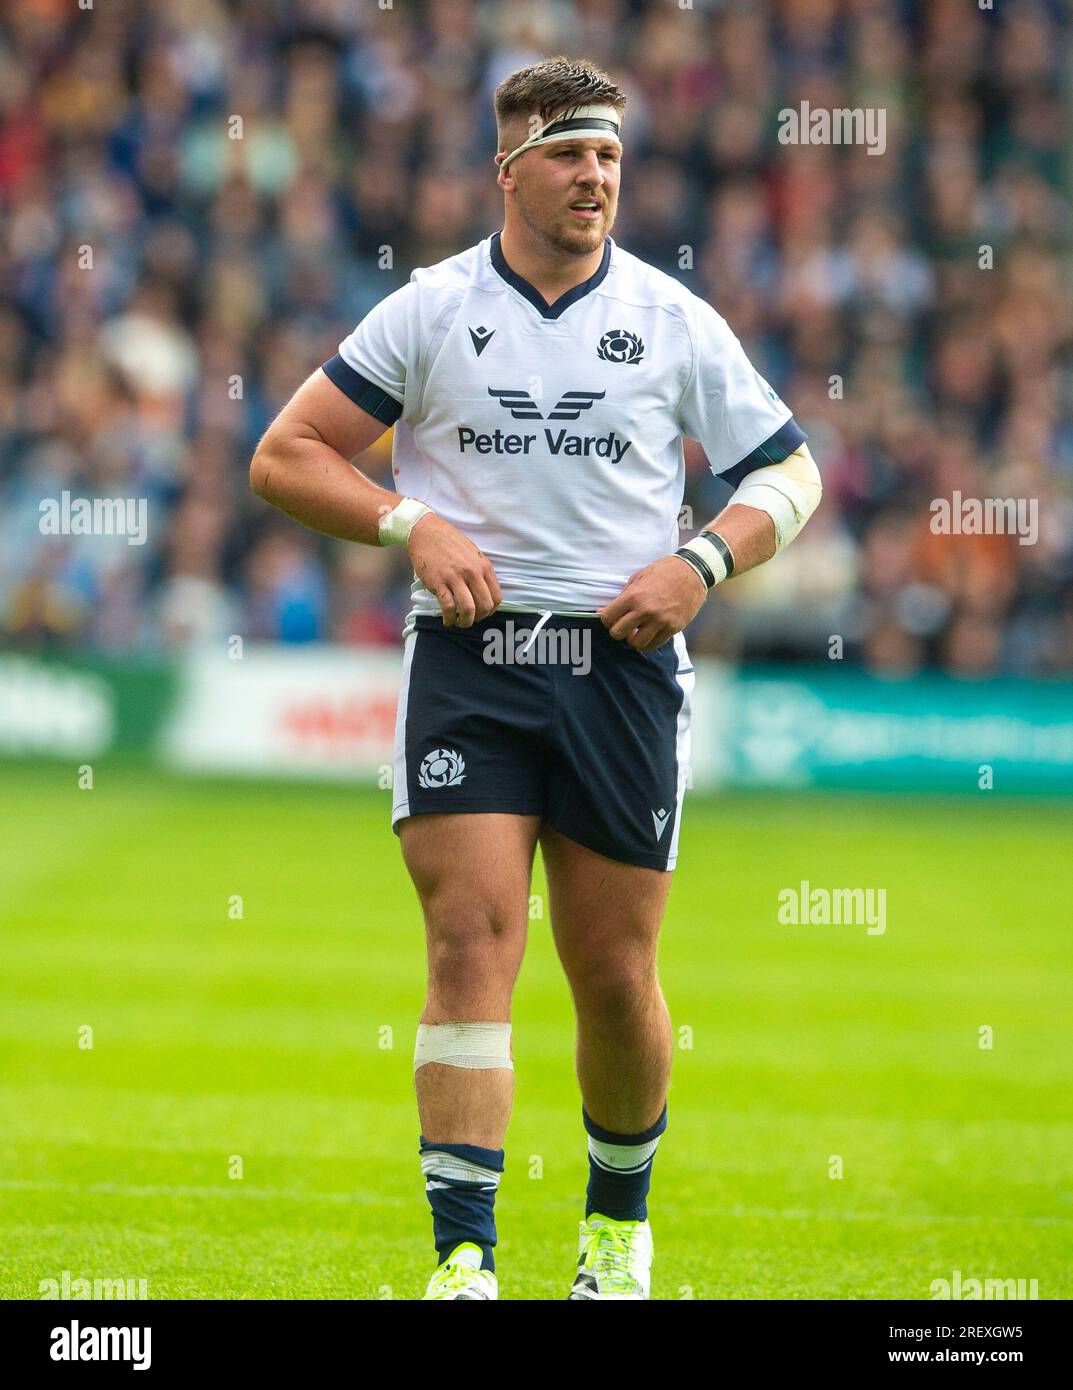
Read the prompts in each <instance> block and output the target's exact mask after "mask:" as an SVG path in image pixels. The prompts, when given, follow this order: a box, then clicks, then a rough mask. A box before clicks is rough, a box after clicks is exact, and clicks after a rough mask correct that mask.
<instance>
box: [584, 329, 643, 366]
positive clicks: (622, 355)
mask: <svg viewBox="0 0 1073 1390" xmlns="http://www.w3.org/2000/svg"><path fill="white" fill-rule="evenodd" d="M596 355H597V357H599V358H600V359H601V360H602V361H604V362H629V363H634V362H640V360H641V358H642V357H644V355H645V345H644V343H642V342H641V340H640V338H638V336H637V334H636V333H628V332H627V331H626V329H625V328H612V330H611V332H610V333H605V334H604V336H603V337H602V338H601V339H600V346H599V347H598V348H597V349H596Z"/></svg>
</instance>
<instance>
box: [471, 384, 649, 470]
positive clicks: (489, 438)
mask: <svg viewBox="0 0 1073 1390" xmlns="http://www.w3.org/2000/svg"><path fill="white" fill-rule="evenodd" d="M488 394H489V395H490V396H492V397H494V398H495V399H496V400H497V401H498V402H499V404H500V405H501V406H502V407H503V409H504V410H509V411H510V414H511V416H512V418H513V419H515V420H545V419H547V420H579V419H580V418H581V412H582V411H583V410H591V409H592V407H593V405H594V404H595V403H596V401H600V400H603V398H604V396H606V395H607V392H606V391H566V392H564V393H563V394H562V395H561V396H560V397H559V400H558V403H557V404H556V406H555V408H554V410H550V411H549V412H548V414H547V415H546V416H545V415H542V414H541V411H540V407H539V406H538V405H537V403H536V401H535V400H534V399H533V397H532V396H531V395H530V394H529V392H528V391H512V390H509V389H507V388H503V389H497V388H496V387H494V386H489V388H488ZM457 428H458V451H459V453H461V454H464V453H465V452H466V451H467V449H473V450H475V451H476V452H477V453H478V454H528V453H529V451H530V449H531V448H532V447H533V445H534V444H536V443H537V441H538V440H539V439H540V435H536V434H508V433H505V432H504V431H503V430H500V429H497V430H493V431H492V433H491V434H481V433H479V432H478V431H477V430H474V429H470V428H469V427H468V426H467V425H459V426H458V427H457ZM541 433H542V434H543V441H544V445H545V447H546V448H547V450H548V453H549V454H551V455H552V456H553V457H554V456H556V455H558V454H565V455H567V456H568V457H573V458H579V457H580V458H588V457H590V456H591V457H594V458H605V459H610V461H611V462H612V463H621V462H622V460H623V459H624V458H625V457H626V454H627V452H628V450H629V449H630V448H632V441H631V440H628V439H620V438H619V437H618V435H617V434H616V433H615V432H614V430H609V431H608V433H607V434H570V433H568V432H567V431H566V430H565V429H561V430H553V429H548V428H545V429H544V430H543V431H542V432H541Z"/></svg>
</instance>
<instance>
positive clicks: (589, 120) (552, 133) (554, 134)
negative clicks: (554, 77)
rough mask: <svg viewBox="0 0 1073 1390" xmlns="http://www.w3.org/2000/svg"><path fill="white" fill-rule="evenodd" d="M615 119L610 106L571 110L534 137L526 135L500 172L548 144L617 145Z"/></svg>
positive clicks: (503, 164)
mask: <svg viewBox="0 0 1073 1390" xmlns="http://www.w3.org/2000/svg"><path fill="white" fill-rule="evenodd" d="M618 128H619V116H618V112H617V111H616V110H615V108H614V107H613V106H572V107H571V108H570V109H569V110H568V111H564V112H562V114H561V115H558V116H556V117H555V118H554V120H551V121H549V122H548V124H547V125H546V126H542V127H541V128H540V130H538V131H537V133H536V134H535V135H530V137H529V139H528V140H526V142H525V144H524V145H519V146H518V148H517V149H516V150H511V152H510V154H508V155H506V156H505V157H504V159H503V162H502V163H501V164H500V166H499V167H500V168H501V169H505V168H506V167H507V165H508V164H510V163H511V161H512V160H515V159H517V158H518V156H519V155H520V154H524V153H525V151H526V150H531V149H533V148H534V147H535V146H537V145H547V144H549V143H550V142H551V141H552V140H591V139H597V140H598V139H600V138H603V139H605V140H614V142H615V144H616V145H621V144H622V141H621V140H620V139H619V134H618Z"/></svg>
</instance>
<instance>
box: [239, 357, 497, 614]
mask: <svg viewBox="0 0 1073 1390" xmlns="http://www.w3.org/2000/svg"><path fill="white" fill-rule="evenodd" d="M386 428H387V426H386V425H385V423H384V422H383V421H381V420H378V419H377V418H376V417H375V416H374V415H370V414H369V413H368V411H365V410H363V409H362V408H361V406H359V405H357V404H356V403H355V402H354V401H352V400H351V399H350V398H349V397H348V396H346V395H345V394H344V393H343V392H342V391H340V389H339V388H338V386H336V385H335V383H334V382H333V381H332V380H331V379H330V378H329V377H328V376H327V375H326V374H325V372H324V370H323V368H318V370H317V371H315V372H314V373H313V375H312V376H311V377H310V378H309V379H308V380H307V381H305V382H303V384H302V385H301V386H300V387H299V388H298V390H297V391H296V392H295V393H294V395H293V396H292V397H291V399H290V400H289V401H288V402H287V404H286V405H285V406H284V407H283V409H282V410H281V411H280V413H279V415H278V416H277V417H276V419H275V420H274V421H273V422H272V424H271V425H270V426H269V428H268V430H267V431H266V432H265V435H264V438H263V439H262V440H261V442H260V444H258V446H257V448H256V450H255V451H254V455H253V460H252V462H251V464H250V486H251V487H252V488H253V490H254V492H256V493H257V495H258V496H259V497H263V498H264V500H265V501H266V502H270V503H271V504H272V505H273V506H274V507H279V509H280V510H281V511H283V512H286V513H287V515H288V516H291V517H294V519H295V520H296V521H300V522H301V523H302V525H303V526H308V527H309V528H310V529H311V530H314V531H320V532H321V533H322V534H324V535H326V536H335V537H337V538H338V539H340V540H346V541H357V542H359V543H360V544H362V545H380V544H381V533H380V523H381V521H382V519H383V518H384V517H385V516H387V515H388V514H389V513H390V512H392V511H393V510H394V509H395V508H396V507H397V506H398V504H399V502H400V501H401V500H402V499H401V498H400V497H399V496H398V494H397V493H395V492H389V491H388V490H387V489H386V488H382V487H380V486H379V484H377V483H374V482H373V480H372V479H371V478H368V477H366V475H365V474H364V473H362V472H361V471H360V469H358V468H355V467H354V465H353V464H352V463H351V462H350V460H351V459H352V458H354V457H355V456H356V455H357V454H361V453H363V452H364V451H365V450H366V449H368V448H370V447H371V446H372V445H373V444H374V443H375V442H376V441H377V439H379V438H380V436H381V435H382V434H383V433H384V430H385V429H386ZM406 548H407V550H408V551H409V554H410V560H411V563H412V564H413V567H414V572H415V573H416V574H417V577H418V578H419V579H420V580H421V582H422V584H424V586H425V587H426V588H427V589H428V590H429V592H430V593H432V594H434V595H435V596H436V598H437V600H438V602H439V604H440V610H441V612H442V614H443V621H444V624H445V625H446V626H447V627H453V626H456V625H457V626H458V627H469V626H471V625H472V623H474V622H475V621H480V619H482V618H486V617H488V615H489V614H490V613H492V612H494V610H495V609H496V608H497V607H498V605H499V604H500V602H501V601H502V594H501V593H500V590H499V583H498V581H497V580H496V576H495V571H494V570H493V569H492V565H491V562H490V561H489V560H488V559H487V558H486V557H485V555H484V554H483V553H482V552H481V551H480V550H478V548H477V547H476V546H475V545H474V544H473V542H472V541H471V540H470V539H469V537H468V536H466V535H464V534H463V533H462V532H461V531H459V530H458V528H457V527H455V526H452V525H451V523H450V522H449V521H445V520H444V519H443V518H442V517H440V516H437V515H436V514H435V513H434V512H429V513H427V514H426V515H425V516H422V517H421V518H420V519H419V520H418V521H417V522H416V523H415V524H414V526H413V528H412V530H411V531H410V534H409V537H408V539H407V541H406Z"/></svg>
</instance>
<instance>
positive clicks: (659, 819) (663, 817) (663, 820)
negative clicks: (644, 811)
mask: <svg viewBox="0 0 1073 1390" xmlns="http://www.w3.org/2000/svg"><path fill="white" fill-rule="evenodd" d="M670 818H671V813H670V811H665V810H664V809H663V807H662V806H661V807H660V808H659V810H658V811H653V812H652V823H653V825H654V826H655V827H656V839H657V840H662V838H663V832H664V831H665V830H666V829H667V822H668V821H669V820H670Z"/></svg>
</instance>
